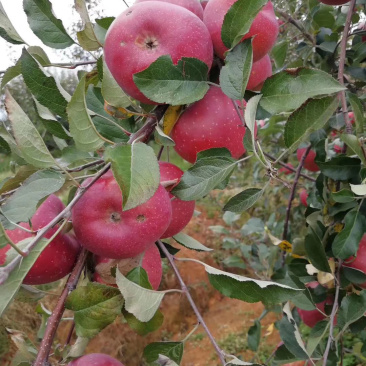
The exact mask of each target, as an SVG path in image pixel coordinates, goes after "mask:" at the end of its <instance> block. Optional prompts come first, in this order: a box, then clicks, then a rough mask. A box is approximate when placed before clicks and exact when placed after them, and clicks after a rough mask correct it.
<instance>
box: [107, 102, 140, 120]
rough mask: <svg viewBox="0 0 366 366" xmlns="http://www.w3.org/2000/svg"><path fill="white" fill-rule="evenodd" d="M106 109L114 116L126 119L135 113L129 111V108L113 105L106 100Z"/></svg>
mask: <svg viewBox="0 0 366 366" xmlns="http://www.w3.org/2000/svg"><path fill="white" fill-rule="evenodd" d="M104 110H105V111H106V112H107V113H108V114H109V115H111V116H112V117H114V118H119V119H126V118H130V117H132V116H133V113H131V112H129V111H128V110H127V109H125V108H116V107H113V106H112V105H110V104H109V103H108V102H106V101H105V102H104Z"/></svg>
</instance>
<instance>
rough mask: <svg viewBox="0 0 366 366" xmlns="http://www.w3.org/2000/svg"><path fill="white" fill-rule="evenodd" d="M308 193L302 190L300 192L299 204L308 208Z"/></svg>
mask: <svg viewBox="0 0 366 366" xmlns="http://www.w3.org/2000/svg"><path fill="white" fill-rule="evenodd" d="M308 197H309V195H308V192H307V191H306V189H302V190H301V191H300V202H301V203H302V204H303V205H304V206H305V207H308Z"/></svg>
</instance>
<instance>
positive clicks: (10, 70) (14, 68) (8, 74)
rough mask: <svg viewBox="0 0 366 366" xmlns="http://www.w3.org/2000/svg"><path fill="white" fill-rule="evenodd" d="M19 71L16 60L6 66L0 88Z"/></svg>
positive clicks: (20, 71)
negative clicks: (13, 63)
mask: <svg viewBox="0 0 366 366" xmlns="http://www.w3.org/2000/svg"><path fill="white" fill-rule="evenodd" d="M0 4H1V3H0ZM21 73H22V69H21V66H20V63H19V62H17V63H16V64H15V65H14V66H10V67H8V68H7V69H6V71H5V73H4V74H3V76H2V79H1V89H2V88H3V87H4V86H5V85H6V84H7V83H9V82H10V81H11V80H13V79H14V78H16V77H17V76H19V75H20V74H21Z"/></svg>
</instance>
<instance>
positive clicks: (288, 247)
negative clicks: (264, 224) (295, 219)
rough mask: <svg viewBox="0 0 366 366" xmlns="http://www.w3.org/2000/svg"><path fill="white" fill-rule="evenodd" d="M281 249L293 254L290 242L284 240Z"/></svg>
mask: <svg viewBox="0 0 366 366" xmlns="http://www.w3.org/2000/svg"><path fill="white" fill-rule="evenodd" d="M279 247H280V248H281V249H282V250H284V251H285V252H287V253H291V252H292V244H291V243H290V242H288V241H287V240H283V241H282V242H281V243H280V245H279Z"/></svg>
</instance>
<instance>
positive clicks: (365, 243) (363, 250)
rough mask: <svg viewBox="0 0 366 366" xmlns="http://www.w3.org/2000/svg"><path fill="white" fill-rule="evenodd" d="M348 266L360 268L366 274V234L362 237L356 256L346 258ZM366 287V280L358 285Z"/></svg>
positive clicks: (345, 263)
mask: <svg viewBox="0 0 366 366" xmlns="http://www.w3.org/2000/svg"><path fill="white" fill-rule="evenodd" d="M344 265H345V266H346V267H350V268H354V269H358V270H359V271H362V272H364V273H365V274H366V234H365V235H364V236H363V237H362V239H361V241H360V245H359V247H358V250H357V253H356V256H355V257H350V258H348V259H346V260H345V262H344ZM357 286H359V287H362V288H365V289H366V282H365V283H363V284H361V285H359V284H358V285H357Z"/></svg>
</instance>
